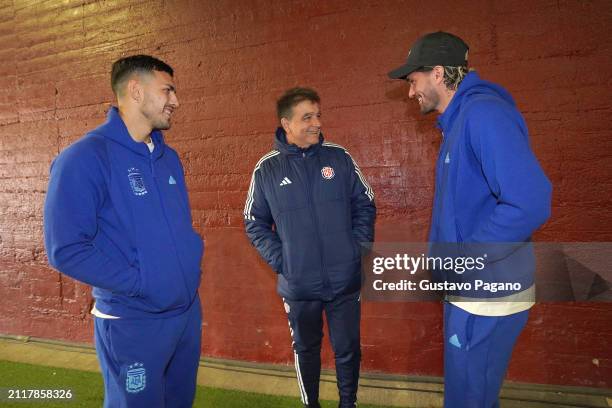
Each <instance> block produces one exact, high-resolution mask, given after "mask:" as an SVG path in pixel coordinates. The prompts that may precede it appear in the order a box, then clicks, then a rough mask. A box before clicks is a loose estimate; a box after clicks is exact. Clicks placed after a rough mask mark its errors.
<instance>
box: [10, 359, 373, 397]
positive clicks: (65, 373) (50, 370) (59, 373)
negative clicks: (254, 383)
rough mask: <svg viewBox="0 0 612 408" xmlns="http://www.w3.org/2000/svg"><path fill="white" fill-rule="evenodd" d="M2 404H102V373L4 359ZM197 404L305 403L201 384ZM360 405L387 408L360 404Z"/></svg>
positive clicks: (197, 394) (197, 392) (197, 393)
mask: <svg viewBox="0 0 612 408" xmlns="http://www.w3.org/2000/svg"><path fill="white" fill-rule="evenodd" d="M9 388H10V389H65V390H67V389H70V390H71V391H72V393H73V394H74V401H72V402H70V401H63V402H48V401H42V400H38V401H36V402H32V403H30V402H8V401H7V400H6V397H7V389H9ZM0 389H1V396H0V398H2V399H1V400H0V406H1V407H2V408H4V407H14V408H25V407H35V408H51V407H53V408H55V407H57V408H62V407H63V408H77V407H78V408H87V407H101V406H102V400H103V386H102V377H101V376H100V374H98V373H92V372H87V371H79V370H68V369H64V368H55V367H44V366H36V365H30V364H21V363H13V362H8V361H0ZM321 405H322V407H324V408H332V407H336V406H337V402H331V401H323V402H322V403H321ZM193 406H194V407H204V408H245V407H248V408H260V407H261V408H264V407H266V408H268V407H269V408H285V407H288V408H289V407H302V404H301V403H300V401H299V399H298V398H290V397H278V396H274V395H265V394H255V393H250V392H241V391H231V390H223V389H219V388H209V387H198V389H197V391H196V400H195V403H194V405H193ZM359 407H360V408H384V407H380V406H375V405H361V404H360V405H359Z"/></svg>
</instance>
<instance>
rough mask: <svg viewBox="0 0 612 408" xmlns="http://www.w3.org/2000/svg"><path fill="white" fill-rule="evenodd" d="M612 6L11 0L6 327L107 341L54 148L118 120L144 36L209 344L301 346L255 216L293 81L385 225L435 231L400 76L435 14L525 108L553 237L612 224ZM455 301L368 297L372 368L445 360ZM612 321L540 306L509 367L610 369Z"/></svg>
mask: <svg viewBox="0 0 612 408" xmlns="http://www.w3.org/2000/svg"><path fill="white" fill-rule="evenodd" d="M451 4H452V7H451ZM611 12H612V3H611V2H609V1H605V0H602V1H592V2H591V1H562V0H559V1H536V2H533V1H526V0H524V1H504V2H497V1H493V0H489V1H473V0H471V1H461V2H458V1H452V2H450V1H447V2H444V1H436V0H434V1H410V2H408V1H354V0H353V1H349V0H335V1H325V2H323V1H321V2H306V1H282V0H259V1H254V0H253V1H238V0H235V1H199V0H191V1H167V0H166V1H163V0H157V1H155V0H150V1H136V0H134V1H114V2H106V1H104V2H102V1H77V0H68V1H62V2H59V1H47V2H40V1H33V0H31V1H25V0H24V1H13V2H12V1H4V2H1V3H0V40H1V41H0V61H1V63H0V333H11V334H23V335H32V336H39V337H47V338H56V339H66V340H72V341H91V336H92V324H91V319H90V317H89V315H88V311H89V308H90V303H91V298H90V295H89V289H88V288H87V287H86V286H85V285H82V284H79V283H75V282H74V281H72V280H71V279H69V278H66V277H63V276H60V275H59V274H58V273H57V272H55V271H53V270H51V269H50V268H49V267H48V266H47V265H46V255H45V253H44V249H43V245H42V228H41V224H42V203H43V198H44V194H45V190H46V184H47V177H48V167H49V164H50V162H51V160H52V158H53V157H54V156H55V155H57V153H58V152H59V151H60V150H61V149H63V148H64V147H66V146H67V145H68V144H69V143H71V142H72V141H74V140H76V139H77V138H79V137H80V136H81V135H82V134H83V133H84V132H85V131H86V130H87V129H90V128H92V127H94V126H96V125H97V124H99V123H100V122H101V121H103V119H104V114H105V111H106V110H107V109H108V106H109V104H110V103H111V101H112V94H111V91H110V87H109V85H108V82H109V80H108V71H109V68H110V65H111V63H112V61H113V60H115V59H116V58H118V57H119V56H123V55H126V54H131V53H139V52H145V53H151V54H155V55H157V56H160V57H162V58H163V59H165V60H167V61H168V62H169V63H170V64H172V65H173V66H174V68H175V70H176V73H177V75H176V81H177V84H178V89H179V98H180V101H181V108H180V109H179V111H178V113H177V115H176V118H175V125H174V127H173V129H172V130H171V131H170V132H168V133H167V140H168V142H169V143H170V144H172V145H173V146H174V147H175V148H176V149H177V150H178V151H179V153H180V154H181V157H182V158H183V161H184V164H185V168H186V172H187V182H188V184H189V187H190V197H191V202H192V206H193V215H194V221H195V223H196V226H197V229H198V230H199V231H200V232H201V233H202V235H203V236H204V237H205V239H206V243H207V251H206V256H205V260H204V270H205V272H204V279H203V284H202V287H201V293H202V296H203V303H204V308H205V310H204V316H205V326H204V344H203V353H204V354H205V355H208V356H215V357H224V358H232V359H244V360H249V361H264V362H275V363H289V362H290V361H291V352H290V338H289V333H288V329H287V323H286V321H285V317H284V312H283V310H282V307H281V302H280V301H279V299H278V298H277V297H276V296H275V293H274V280H275V277H274V276H273V273H272V272H271V271H270V270H268V268H267V267H266V266H265V265H264V264H263V263H262V262H261V261H260V260H259V258H258V255H257V254H256V253H255V251H254V250H253V249H252V248H251V247H250V245H249V244H248V242H247V240H246V238H245V236H244V234H243V230H242V215H241V212H242V207H243V200H244V198H245V193H246V189H247V185H248V182H249V177H250V171H251V170H252V167H253V165H254V163H255V162H256V161H257V159H258V158H259V157H260V156H261V155H262V154H263V153H265V152H267V151H268V150H269V148H270V146H271V140H272V132H273V130H274V127H275V119H274V101H275V98H276V97H277V96H278V95H279V94H280V93H281V92H282V91H283V90H284V89H286V88H288V87H291V86H294V85H298V84H301V85H310V86H313V87H315V88H316V89H318V90H319V91H320V94H321V96H322V99H323V112H324V116H323V119H324V131H325V134H326V135H327V137H328V139H329V140H332V141H334V142H337V143H340V144H343V145H345V146H347V147H348V148H349V149H350V151H351V153H352V154H353V156H354V157H355V158H356V160H357V161H358V162H359V163H360V164H361V166H362V168H363V170H364V172H365V174H366V176H367V177H368V179H369V180H370V181H371V183H372V184H373V187H374V189H375V191H376V193H377V202H378V207H379V219H378V224H377V234H378V238H379V239H386V240H400V239H405V240H409V241H418V240H424V239H425V237H426V231H427V228H428V217H429V214H430V206H431V200H432V193H433V186H432V182H433V165H434V160H435V156H436V151H437V148H438V146H439V135H438V134H437V131H436V130H435V129H434V118H433V117H421V115H420V114H419V113H418V109H417V106H416V104H415V103H413V102H412V101H408V98H407V88H406V86H405V84H403V83H401V82H393V81H389V80H387V79H386V72H387V71H388V70H389V69H391V68H393V67H394V66H396V65H397V64H399V63H400V62H401V61H402V60H403V59H404V58H405V56H406V52H407V49H408V47H409V44H410V43H411V42H412V41H413V40H414V39H415V38H416V37H417V36H418V35H419V34H422V33H424V32H428V31H433V30H437V29H444V30H448V31H453V32H455V33H457V34H459V35H460V36H462V37H463V38H465V39H466V41H467V42H468V43H469V44H470V45H471V49H472V51H471V53H470V54H471V61H472V65H473V66H474V67H476V68H477V69H478V70H479V71H480V73H481V75H482V76H484V77H485V78H487V79H491V80H494V81H498V82H500V83H502V84H503V85H504V86H506V87H507V88H508V89H509V90H510V91H511V92H512V93H513V95H514V97H515V98H516V100H517V103H518V105H519V106H520V109H521V110H522V111H523V112H524V114H525V117H526V119H527V122H528V124H529V127H530V130H531V141H532V145H533V148H534V150H535V151H536V153H537V155H538V157H539V158H540V160H541V162H542V165H543V166H544V168H545V170H546V172H547V174H548V175H549V176H550V178H551V179H552V182H553V184H554V187H555V191H554V208H553V217H552V220H551V221H550V222H549V223H548V224H547V225H546V226H545V227H544V229H543V230H542V231H540V232H539V233H538V234H537V238H538V239H539V240H550V241H611V240H612V205H611V204H612V203H611V199H610V196H611V195H610V191H611V189H610V187H611V182H610V175H611V174H612V171H611V170H612V160H611V157H610V156H611V154H610V152H611V151H612V138H611V137H610V130H609V117H610V114H611V113H612V112H611V108H610V102H609V94H610V90H611V88H612V86H611V82H610V74H609V72H610V70H611V68H612V66H611V65H612V64H611V58H610V57H611V52H610V51H611V45H610V41H608V37H609V26H610V23H611V18H610V15H611V14H610V13H611ZM440 312H441V307H440V305H438V304H416V303H415V304H397V303H396V304H373V303H366V304H365V305H364V318H363V349H364V355H363V358H364V361H363V368H364V369H365V370H370V371H384V372H391V373H408V374H417V375H418V374H421V375H440V374H441V372H442V357H441V349H442V343H441V334H440V333H441V323H442V322H441V313H440ZM610 321H612V308H611V307H610V306H609V305H603V304H563V305H561V304H557V305H554V304H542V305H538V306H536V307H535V308H534V309H533V313H532V315H531V319H530V322H529V326H528V328H527V329H526V331H525V333H524V334H523V336H522V338H521V339H520V343H519V345H518V348H517V349H516V352H515V355H514V359H513V362H512V365H511V368H510V373H509V377H510V379H512V380H517V381H529V382H536V383H553V384H572V385H585V386H596V387H606V386H607V387H609V386H610V379H611V378H612V356H611V354H610V347H609V345H610V344H612V326H611V325H610ZM325 359H326V360H325V361H326V364H327V365H328V366H329V365H331V364H332V359H331V356H330V351H329V348H327V346H326V349H325Z"/></svg>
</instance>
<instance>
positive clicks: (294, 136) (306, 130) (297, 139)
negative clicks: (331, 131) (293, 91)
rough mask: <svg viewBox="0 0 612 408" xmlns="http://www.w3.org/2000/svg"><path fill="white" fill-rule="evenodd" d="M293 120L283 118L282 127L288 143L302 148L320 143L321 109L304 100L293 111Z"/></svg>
mask: <svg viewBox="0 0 612 408" xmlns="http://www.w3.org/2000/svg"><path fill="white" fill-rule="evenodd" d="M291 113H292V114H291V118H282V119H281V125H282V126H283V129H284V130H285V133H286V134H287V142H288V143H289V144H294V145H296V146H299V147H301V148H307V147H309V146H311V145H313V144H317V143H319V135H320V133H321V107H320V106H319V104H318V103H316V102H312V101H309V100H304V101H302V102H300V103H298V104H296V105H295V106H293V108H292V109H291Z"/></svg>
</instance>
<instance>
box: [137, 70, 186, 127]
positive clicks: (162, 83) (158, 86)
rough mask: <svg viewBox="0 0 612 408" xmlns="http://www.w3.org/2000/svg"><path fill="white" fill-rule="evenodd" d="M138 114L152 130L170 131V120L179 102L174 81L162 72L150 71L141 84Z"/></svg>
mask: <svg viewBox="0 0 612 408" xmlns="http://www.w3.org/2000/svg"><path fill="white" fill-rule="evenodd" d="M142 90H143V97H142V101H141V103H140V113H141V114H142V116H143V117H145V118H146V119H147V120H148V121H149V124H150V126H151V128H153V129H160V130H166V129H170V126H171V118H172V114H173V113H174V110H175V109H176V108H178V106H179V102H178V98H177V97H176V88H175V85H174V79H173V78H172V76H171V75H170V74H168V73H167V72H163V71H155V70H154V71H152V72H151V74H150V75H147V77H146V79H145V80H144V81H143V82H142Z"/></svg>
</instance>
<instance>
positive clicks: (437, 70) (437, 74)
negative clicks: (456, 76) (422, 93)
mask: <svg viewBox="0 0 612 408" xmlns="http://www.w3.org/2000/svg"><path fill="white" fill-rule="evenodd" d="M432 75H433V78H434V81H435V83H436V84H441V83H443V82H444V67H443V66H441V65H436V66H435V67H433V70H432Z"/></svg>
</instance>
